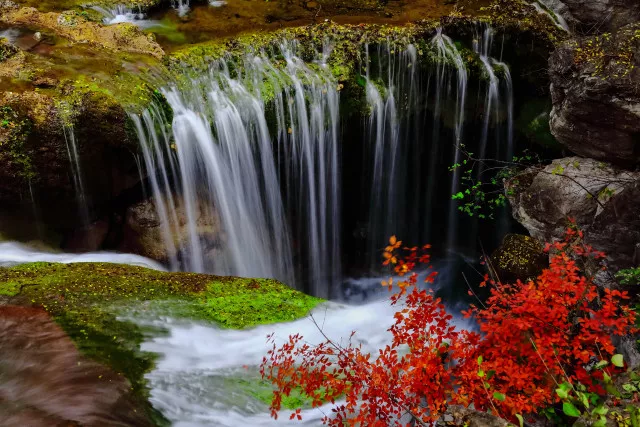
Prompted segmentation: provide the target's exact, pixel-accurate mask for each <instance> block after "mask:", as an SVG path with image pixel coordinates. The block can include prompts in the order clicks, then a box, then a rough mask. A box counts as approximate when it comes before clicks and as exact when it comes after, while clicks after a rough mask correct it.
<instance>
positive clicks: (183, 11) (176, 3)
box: [171, 0, 190, 17]
mask: <svg viewBox="0 0 640 427" xmlns="http://www.w3.org/2000/svg"><path fill="white" fill-rule="evenodd" d="M189 3H190V2H189V0H171V7H173V8H174V9H175V10H176V12H178V16H180V17H183V16H186V15H187V13H189V6H190V4H189Z"/></svg>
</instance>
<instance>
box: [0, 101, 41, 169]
mask: <svg viewBox="0 0 640 427" xmlns="http://www.w3.org/2000/svg"><path fill="white" fill-rule="evenodd" d="M31 130H32V123H31V121H30V120H29V119H28V118H26V117H24V116H22V115H20V114H19V113H18V112H17V111H15V110H14V109H13V108H11V107H9V106H6V105H5V106H0V150H1V151H3V152H5V153H6V154H7V157H8V158H7V160H8V162H9V163H10V164H9V165H4V167H9V168H10V170H15V171H16V172H15V173H16V174H17V175H18V177H19V178H22V179H24V180H30V179H33V178H34V177H35V175H36V173H35V169H34V167H33V164H32V160H31V153H30V152H29V150H28V149H27V147H26V143H27V140H28V139H29V135H30V134H31Z"/></svg>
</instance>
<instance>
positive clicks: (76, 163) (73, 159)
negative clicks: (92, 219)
mask: <svg viewBox="0 0 640 427" xmlns="http://www.w3.org/2000/svg"><path fill="white" fill-rule="evenodd" d="M64 139H65V142H66V145H67V155H68V156H69V164H70V166H71V175H72V177H73V187H74V190H75V193H76V201H77V208H78V214H79V218H80V221H81V223H82V226H86V225H88V224H89V204H88V200H87V193H86V191H85V189H84V176H83V175H82V168H81V165H80V156H79V155H78V145H77V143H76V135H75V132H74V129H73V126H64Z"/></svg>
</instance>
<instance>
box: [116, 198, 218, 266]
mask: <svg viewBox="0 0 640 427" xmlns="http://www.w3.org/2000/svg"><path fill="white" fill-rule="evenodd" d="M173 200H174V201H175V204H176V207H175V208H172V207H171V206H170V205H169V204H168V203H165V212H167V215H168V216H169V218H170V219H169V220H170V222H171V223H172V224H173V225H172V226H171V227H170V229H165V228H164V224H163V222H162V220H161V218H160V215H159V213H158V209H157V206H156V203H155V202H154V200H153V199H151V198H150V199H147V200H143V201H142V202H139V203H137V204H135V205H133V206H131V207H129V209H128V210H127V213H126V217H125V224H124V239H123V243H122V245H121V247H120V248H119V249H120V250H122V251H124V252H131V253H136V254H139V255H142V256H145V257H148V258H152V259H155V260H158V261H160V262H164V263H169V262H170V261H171V260H176V259H177V258H179V257H180V249H181V248H184V247H187V246H188V244H189V239H190V235H191V234H190V233H191V230H190V228H189V224H188V221H187V212H186V208H185V206H184V203H183V199H182V198H181V197H179V196H177V195H174V196H173ZM196 215H197V220H196V222H195V232H196V234H197V236H198V238H199V239H200V241H201V242H204V245H203V247H204V248H205V250H207V251H213V252H215V251H216V248H217V247H219V245H220V240H221V235H220V232H221V228H220V219H219V218H218V216H217V215H216V213H215V212H214V211H213V209H212V207H210V206H208V205H207V204H206V203H205V202H204V201H202V202H200V203H198V206H197V211H196ZM167 236H169V238H170V241H169V242H167ZM212 255H213V254H212Z"/></svg>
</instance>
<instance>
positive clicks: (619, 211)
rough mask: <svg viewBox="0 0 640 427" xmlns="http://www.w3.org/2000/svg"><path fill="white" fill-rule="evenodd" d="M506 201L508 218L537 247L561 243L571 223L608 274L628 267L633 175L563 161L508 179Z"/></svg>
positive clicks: (638, 228)
mask: <svg viewBox="0 0 640 427" xmlns="http://www.w3.org/2000/svg"><path fill="white" fill-rule="evenodd" d="M507 195H508V197H509V201H510V203H511V206H512V210H513V216H514V218H515V219H516V220H517V221H518V222H520V223H521V224H522V225H523V226H524V227H526V228H527V230H528V231H529V233H530V234H531V236H532V237H534V238H536V239H538V240H539V241H542V242H551V241H554V240H559V239H561V238H562V236H563V234H564V231H565V230H566V227H567V225H568V223H569V218H572V219H574V220H575V222H576V224H577V225H578V226H579V227H580V228H581V229H583V231H584V232H585V241H586V243H588V244H590V245H593V247H594V248H595V249H596V250H600V251H604V252H605V253H607V255H608V256H609V259H610V265H611V266H612V267H614V269H619V268H628V267H631V266H633V256H634V253H635V245H636V243H637V242H638V241H640V240H639V239H640V173H639V172H629V171H625V170H623V169H619V168H616V167H614V166H612V165H610V164H606V163H603V162H598V161H596V160H593V159H585V158H580V157H569V158H564V159H558V160H554V161H553V162H552V164H550V165H549V166H546V167H545V168H542V169H532V170H529V171H527V172H526V173H525V174H522V175H520V176H518V177H516V178H514V179H512V180H511V181H509V182H508V183H507Z"/></svg>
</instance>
